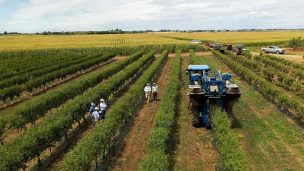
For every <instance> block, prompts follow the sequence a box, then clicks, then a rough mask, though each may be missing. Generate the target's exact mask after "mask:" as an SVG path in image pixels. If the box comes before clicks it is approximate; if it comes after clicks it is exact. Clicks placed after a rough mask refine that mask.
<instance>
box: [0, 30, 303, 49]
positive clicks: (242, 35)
mask: <svg viewBox="0 0 304 171" xmlns="http://www.w3.org/2000/svg"><path fill="white" fill-rule="evenodd" d="M298 36H302V37H304V31H272V32H270V31H268V32H203V33H174V32H173V33H172V32H170V33H142V34H111V35H109V34H105V35H8V36H0V50H11V49H45V48H80V47H100V46H106V47H113V46H138V45H152V44H171V43H178V44H180V43H189V41H183V40H176V39H172V38H177V37H178V38H186V39H201V40H213V41H217V42H223V43H255V42H274V41H286V40H289V39H290V38H292V37H298ZM169 37H172V38H169Z"/></svg>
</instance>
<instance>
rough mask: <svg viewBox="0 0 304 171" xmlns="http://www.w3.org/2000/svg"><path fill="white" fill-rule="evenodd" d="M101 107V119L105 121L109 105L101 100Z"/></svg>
mask: <svg viewBox="0 0 304 171" xmlns="http://www.w3.org/2000/svg"><path fill="white" fill-rule="evenodd" d="M99 107H100V119H104V118H105V116H106V111H107V108H108V105H107V104H106V102H105V100H104V99H100V104H99Z"/></svg>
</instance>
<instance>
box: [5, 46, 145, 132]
mask: <svg viewBox="0 0 304 171" xmlns="http://www.w3.org/2000/svg"><path fill="white" fill-rule="evenodd" d="M142 54H143V51H138V52H137V53H135V54H133V55H131V56H130V57H129V58H128V59H127V60H126V61H118V62H114V63H113V64H110V65H109V66H107V67H105V69H104V70H101V71H99V72H92V73H90V74H88V75H85V76H84V77H82V78H81V79H76V80H73V81H71V82H68V83H66V84H64V85H62V86H61V87H58V88H56V89H54V90H50V91H48V92H46V93H45V94H42V95H40V96H37V97H35V98H33V99H31V100H29V101H26V102H24V103H23V104H20V105H19V106H18V107H17V108H16V109H15V110H13V111H10V112H7V113H3V114H2V115H1V116H0V135H2V134H3V133H4V132H5V131H6V130H7V129H11V128H14V129H21V128H24V127H25V124H27V123H29V122H31V123H34V122H35V121H36V120H37V118H38V117H42V116H44V114H45V112H47V111H48V110H49V109H51V108H54V107H57V106H58V105H60V104H62V103H64V102H65V101H67V100H68V99H70V98H73V97H75V96H76V95H78V94H81V93H83V92H84V91H85V90H86V89H88V88H89V87H92V86H94V85H96V84H98V83H99V82H101V81H102V80H104V79H106V78H108V77H110V76H111V75H113V74H115V73H116V72H118V71H120V70H121V69H122V68H124V67H125V66H127V65H128V64H130V63H131V62H133V61H135V60H137V59H138V58H139V57H141V56H142Z"/></svg>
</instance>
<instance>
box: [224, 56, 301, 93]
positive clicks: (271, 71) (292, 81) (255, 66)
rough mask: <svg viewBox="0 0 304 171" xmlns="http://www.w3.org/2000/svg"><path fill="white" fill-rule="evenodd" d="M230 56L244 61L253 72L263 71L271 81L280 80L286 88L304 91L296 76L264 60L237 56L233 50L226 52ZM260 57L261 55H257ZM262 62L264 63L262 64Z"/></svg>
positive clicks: (295, 91) (241, 61) (293, 90)
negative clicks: (269, 64) (265, 62)
mask: <svg viewBox="0 0 304 171" xmlns="http://www.w3.org/2000/svg"><path fill="white" fill-rule="evenodd" d="M226 53H227V54H228V55H229V57H231V58H233V59H234V60H235V61H238V62H240V63H242V64H243V65H244V66H245V67H247V68H249V69H250V70H252V71H253V72H261V74H263V76H264V77H265V78H266V79H267V80H268V81H270V82H273V81H275V80H277V81H279V84H280V86H282V87H284V88H285V89H286V90H290V91H292V92H294V93H296V94H303V93H304V85H303V84H302V83H301V82H300V81H298V80H297V79H296V78H294V77H292V76H290V75H288V74H286V73H285V72H282V71H280V70H277V69H276V68H273V67H271V66H268V65H267V64H264V60H256V61H254V60H250V59H247V58H245V57H243V56H236V55H235V54H233V53H232V52H226ZM255 58H259V56H257V57H255ZM261 64H262V65H261ZM263 65H265V66H263Z"/></svg>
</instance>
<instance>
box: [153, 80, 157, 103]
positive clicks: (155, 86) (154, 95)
mask: <svg viewBox="0 0 304 171" xmlns="http://www.w3.org/2000/svg"><path fill="white" fill-rule="evenodd" d="M157 93H158V86H157V84H156V83H153V86H152V94H153V101H154V102H156V101H157Z"/></svg>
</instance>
